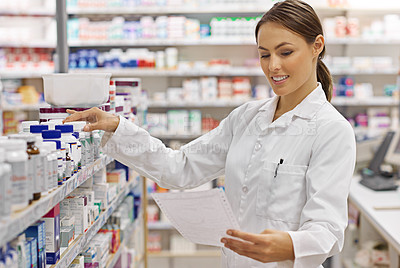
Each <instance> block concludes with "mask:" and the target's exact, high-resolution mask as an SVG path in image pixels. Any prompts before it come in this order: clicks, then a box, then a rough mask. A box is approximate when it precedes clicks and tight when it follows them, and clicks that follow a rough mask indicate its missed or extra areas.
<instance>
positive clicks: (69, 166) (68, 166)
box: [65, 144, 74, 180]
mask: <svg viewBox="0 0 400 268" xmlns="http://www.w3.org/2000/svg"><path fill="white" fill-rule="evenodd" d="M65 149H66V150H65V152H66V158H65V159H66V161H65V177H66V179H67V180H68V179H69V178H71V177H72V176H73V175H74V168H73V165H74V162H73V161H74V160H72V157H71V155H70V147H69V146H68V144H67V146H66V147H65Z"/></svg>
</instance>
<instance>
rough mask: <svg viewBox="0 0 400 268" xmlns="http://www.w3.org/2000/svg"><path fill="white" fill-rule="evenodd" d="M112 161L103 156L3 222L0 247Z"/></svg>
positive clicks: (1, 223) (1, 224) (0, 226)
mask: <svg viewBox="0 0 400 268" xmlns="http://www.w3.org/2000/svg"><path fill="white" fill-rule="evenodd" d="M111 161H112V159H111V158H109V157H107V156H102V157H101V158H100V159H97V160H96V161H95V162H94V163H93V164H91V165H89V166H88V167H85V168H84V169H82V170H81V171H79V172H78V173H76V174H75V175H74V176H72V177H71V178H70V179H68V180H67V181H66V182H65V183H64V184H63V185H62V186H59V187H58V188H57V189H56V190H54V191H52V192H51V193H49V194H48V195H46V196H43V197H42V198H40V199H39V200H38V201H35V202H33V203H32V204H31V205H30V206H28V207H26V208H25V209H23V210H22V211H20V212H17V213H14V214H13V215H11V217H10V219H8V220H3V221H1V222H0V228H1V230H2V231H1V232H0V246H3V245H5V244H6V243H7V242H9V241H11V240H12V239H14V238H15V237H17V236H18V235H19V234H20V233H21V232H22V231H24V230H25V229H26V228H28V227H29V226H30V225H32V224H33V223H34V222H35V221H37V220H38V219H40V218H41V217H42V216H44V215H45V214H46V213H47V212H48V211H50V209H52V208H53V207H54V206H55V205H57V204H58V203H59V202H60V201H61V200H63V199H64V198H65V197H66V196H68V195H69V194H70V193H71V192H72V191H73V190H75V189H76V188H77V187H79V186H80V185H81V184H82V183H84V182H85V181H86V180H87V179H88V178H90V177H91V176H93V175H94V174H95V173H96V172H97V171H99V170H100V169H102V168H104V167H105V166H106V165H107V164H109V163H110V162H111ZM60 267H63V266H60Z"/></svg>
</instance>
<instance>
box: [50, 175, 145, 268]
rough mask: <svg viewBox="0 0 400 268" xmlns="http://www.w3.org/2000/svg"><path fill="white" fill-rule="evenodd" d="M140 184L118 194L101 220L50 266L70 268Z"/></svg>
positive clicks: (52, 267) (126, 188) (100, 217)
mask: <svg viewBox="0 0 400 268" xmlns="http://www.w3.org/2000/svg"><path fill="white" fill-rule="evenodd" d="M137 184H138V181H137V180H136V179H135V180H133V181H131V182H129V183H128V185H127V186H126V187H125V188H124V189H123V190H122V191H121V192H120V193H119V194H118V196H117V197H116V198H115V199H114V201H113V202H112V203H111V204H110V205H109V206H108V208H107V209H106V210H105V211H104V212H102V213H101V214H100V216H99V218H98V219H97V220H96V221H95V222H94V223H93V225H92V226H90V227H89V228H88V230H87V232H86V233H84V234H83V235H79V236H78V237H77V238H76V239H75V240H74V242H73V243H72V245H70V246H69V247H68V248H67V249H66V250H65V251H64V252H63V253H62V254H61V258H60V260H59V261H58V262H57V264H55V265H52V266H50V267H51V268H64V267H68V266H69V265H70V264H71V263H72V261H73V260H74V259H75V258H76V256H78V254H79V253H81V252H82V251H83V249H84V248H85V246H86V244H87V243H88V242H89V241H90V240H92V238H93V237H94V236H95V235H96V234H97V232H98V231H99V230H100V229H101V227H102V226H103V225H104V224H105V223H106V222H107V219H108V218H109V217H110V216H111V214H112V213H113V212H114V211H115V209H116V208H117V207H118V206H119V205H120V204H121V203H122V202H123V201H124V199H125V196H126V195H127V194H128V193H129V192H130V191H131V189H133V188H134V187H135V186H136V185H137Z"/></svg>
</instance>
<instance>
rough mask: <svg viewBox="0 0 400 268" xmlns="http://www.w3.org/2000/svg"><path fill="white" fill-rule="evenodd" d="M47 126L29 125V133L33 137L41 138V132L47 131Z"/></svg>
mask: <svg viewBox="0 0 400 268" xmlns="http://www.w3.org/2000/svg"><path fill="white" fill-rule="evenodd" d="M48 129H49V126H47V125H31V126H30V132H31V133H32V134H33V135H35V136H39V137H42V131H44V130H48Z"/></svg>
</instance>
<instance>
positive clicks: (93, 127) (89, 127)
mask: <svg viewBox="0 0 400 268" xmlns="http://www.w3.org/2000/svg"><path fill="white" fill-rule="evenodd" d="M98 129H101V128H100V124H99V123H92V124H87V125H86V126H84V127H83V131H86V132H90V131H93V130H98Z"/></svg>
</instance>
